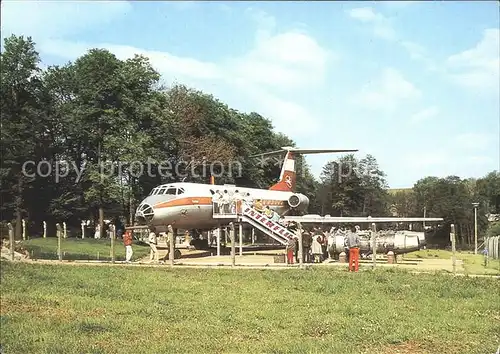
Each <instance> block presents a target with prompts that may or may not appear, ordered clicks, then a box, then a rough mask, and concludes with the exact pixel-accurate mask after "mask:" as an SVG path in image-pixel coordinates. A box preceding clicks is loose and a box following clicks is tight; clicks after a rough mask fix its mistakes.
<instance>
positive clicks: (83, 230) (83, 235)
mask: <svg viewBox="0 0 500 354" xmlns="http://www.w3.org/2000/svg"><path fill="white" fill-rule="evenodd" d="M81 225H82V240H83V239H84V238H85V221H84V220H82V224H81Z"/></svg>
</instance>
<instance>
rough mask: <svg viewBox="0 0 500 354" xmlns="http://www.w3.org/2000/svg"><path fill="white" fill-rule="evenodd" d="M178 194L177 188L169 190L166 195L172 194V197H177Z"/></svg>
mask: <svg viewBox="0 0 500 354" xmlns="http://www.w3.org/2000/svg"><path fill="white" fill-rule="evenodd" d="M176 193H177V189H176V188H169V189H167V191H166V192H165V194H170V195H175V194H176Z"/></svg>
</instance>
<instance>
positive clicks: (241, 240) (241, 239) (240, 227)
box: [238, 223, 243, 257]
mask: <svg viewBox="0 0 500 354" xmlns="http://www.w3.org/2000/svg"><path fill="white" fill-rule="evenodd" d="M238 226H239V228H238V233H239V236H240V257H241V256H243V225H242V224H241V223H240V224H239V225H238Z"/></svg>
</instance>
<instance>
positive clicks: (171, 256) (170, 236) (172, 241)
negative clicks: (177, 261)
mask: <svg viewBox="0 0 500 354" xmlns="http://www.w3.org/2000/svg"><path fill="white" fill-rule="evenodd" d="M167 230H168V240H169V242H170V254H169V256H168V257H169V259H170V266H172V267H173V266H174V258H175V238H174V230H173V229H172V225H168V226H167Z"/></svg>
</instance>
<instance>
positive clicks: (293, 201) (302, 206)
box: [288, 193, 309, 211]
mask: <svg viewBox="0 0 500 354" xmlns="http://www.w3.org/2000/svg"><path fill="white" fill-rule="evenodd" d="M288 205H289V206H290V208H292V209H297V210H300V211H304V210H306V209H307V207H308V206H309V198H307V197H306V196H305V195H304V194H300V193H297V194H293V195H291V196H290V198H288Z"/></svg>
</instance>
